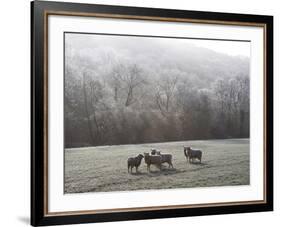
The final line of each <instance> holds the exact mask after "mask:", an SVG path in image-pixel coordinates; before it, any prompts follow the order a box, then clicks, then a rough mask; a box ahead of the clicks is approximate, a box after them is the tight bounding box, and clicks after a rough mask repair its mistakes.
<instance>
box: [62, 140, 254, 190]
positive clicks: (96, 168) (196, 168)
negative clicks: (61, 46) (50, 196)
mask: <svg viewBox="0 0 281 227" xmlns="http://www.w3.org/2000/svg"><path fill="white" fill-rule="evenodd" d="M183 146H191V147H193V148H198V149H201V150H202V151H203V156H202V163H201V164H199V163H198V164H197V163H196V164H190V163H188V162H187V161H186V159H185V156H184V153H183ZM151 148H156V149H159V150H161V151H162V153H170V154H172V155H173V165H174V169H168V167H167V164H163V165H164V167H163V169H162V171H159V169H157V168H156V167H154V166H152V167H151V172H150V173H148V172H147V170H146V164H145V162H144V160H142V163H141V165H140V167H139V171H140V172H139V173H137V174H136V173H135V169H134V170H133V174H129V173H128V170H127V159H128V157H132V156H137V155H138V154H140V153H142V154H143V153H144V152H150V149H151ZM64 158H65V163H64V165H65V173H64V177H65V179H64V185H65V188H64V192H65V193H82V192H106V191H127V190H147V189H167V188H189V187H211V186H231V185H248V184H249V183H250V173H249V167H250V164H249V158H250V152H249V139H229V140H205V141H180V142H168V143H153V144H140V145H119V146H100V147H89V148H75V149H66V150H65V157H64Z"/></svg>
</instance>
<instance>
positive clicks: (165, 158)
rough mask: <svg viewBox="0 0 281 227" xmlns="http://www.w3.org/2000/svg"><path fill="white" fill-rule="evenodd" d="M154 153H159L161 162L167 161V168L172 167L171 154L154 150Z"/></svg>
mask: <svg viewBox="0 0 281 227" xmlns="http://www.w3.org/2000/svg"><path fill="white" fill-rule="evenodd" d="M156 155H160V156H161V158H162V159H161V163H165V162H166V163H168V164H169V168H170V167H172V168H174V166H173V163H172V159H173V156H172V155H171V154H161V152H160V151H156Z"/></svg>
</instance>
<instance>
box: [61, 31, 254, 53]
mask: <svg viewBox="0 0 281 227" xmlns="http://www.w3.org/2000/svg"><path fill="white" fill-rule="evenodd" d="M66 41H67V42H68V41H70V42H71V43H72V44H74V46H76V48H79V47H80V48H81V47H82V48H83V47H85V45H86V46H87V45H91V46H93V45H94V46H102V45H105V46H111V45H113V46H120V45H121V46H123V47H124V46H126V45H127V48H130V45H131V44H132V43H134V42H136V43H137V45H141V46H143V47H145V46H154V45H155V44H156V43H159V44H160V43H163V44H165V46H169V47H171V48H173V47H184V46H185V45H184V44H186V45H195V46H198V47H202V48H206V49H209V50H212V51H215V52H219V53H222V54H227V55H230V56H244V57H250V53H251V43H250V42H247V41H225V40H203V39H188V38H186V39H175V38H153V37H135V36H133V37H130V36H118V35H116V36H115V35H97V34H75V33H74V34H73V33H70V34H69V33H67V34H66ZM153 44H154V45H153Z"/></svg>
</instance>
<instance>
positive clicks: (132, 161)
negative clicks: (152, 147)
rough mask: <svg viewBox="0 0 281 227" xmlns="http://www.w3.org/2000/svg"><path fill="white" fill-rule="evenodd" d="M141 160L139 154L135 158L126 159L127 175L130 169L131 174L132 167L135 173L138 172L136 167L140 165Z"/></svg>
mask: <svg viewBox="0 0 281 227" xmlns="http://www.w3.org/2000/svg"><path fill="white" fill-rule="evenodd" d="M142 158H143V155H142V154H139V155H138V156H137V157H131V158H128V161H127V164H128V173H129V172H130V171H129V170H130V168H131V173H132V170H133V168H134V167H136V173H137V172H138V167H139V166H140V164H141V160H142Z"/></svg>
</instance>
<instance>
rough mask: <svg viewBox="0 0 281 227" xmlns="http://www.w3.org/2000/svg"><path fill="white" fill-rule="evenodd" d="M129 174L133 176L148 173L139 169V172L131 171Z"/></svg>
mask: <svg viewBox="0 0 281 227" xmlns="http://www.w3.org/2000/svg"><path fill="white" fill-rule="evenodd" d="M129 174H131V175H133V176H143V175H146V174H147V173H145V172H140V171H139V172H132V173H129Z"/></svg>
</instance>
